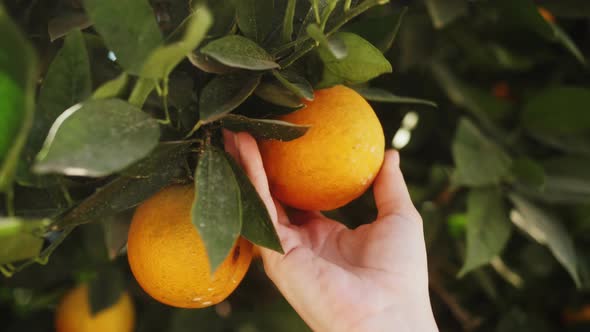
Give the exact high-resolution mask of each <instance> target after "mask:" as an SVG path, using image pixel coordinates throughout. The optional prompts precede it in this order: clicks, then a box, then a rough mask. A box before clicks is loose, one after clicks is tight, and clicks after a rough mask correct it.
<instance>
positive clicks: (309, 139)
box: [260, 85, 385, 210]
mask: <svg viewBox="0 0 590 332" xmlns="http://www.w3.org/2000/svg"><path fill="white" fill-rule="evenodd" d="M304 103H305V104H306V106H307V107H305V108H303V109H300V110H297V111H295V112H293V113H290V114H287V115H285V116H282V117H280V118H279V119H280V120H283V121H287V122H291V123H295V124H300V125H310V126H311V128H310V129H309V130H308V131H307V133H306V134H305V135H304V136H302V137H300V138H298V139H295V140H293V141H290V142H281V141H277V140H266V141H261V142H260V151H261V154H262V158H263V162H264V168H265V170H266V172H267V175H268V179H269V183H270V186H271V191H272V193H273V194H274V196H275V197H276V198H277V199H279V200H280V201H282V202H283V203H285V204H286V205H289V206H291V207H294V208H298V209H302V210H332V209H335V208H338V207H341V206H343V205H345V204H347V203H349V202H350V201H352V200H353V199H355V198H357V197H358V196H360V195H361V194H362V193H363V192H365V190H367V188H368V187H369V186H370V185H371V183H372V182H373V180H374V179H375V176H376V175H377V173H378V172H379V169H380V168H381V164H382V163H383V156H384V146H385V139H384V136H383V128H381V123H380V122H379V119H378V118H377V116H376V115H375V112H374V111H373V109H372V108H371V105H369V103H367V101H366V100H365V99H364V98H363V97H362V96H361V95H359V94H358V93H357V92H356V91H354V90H352V89H350V88H348V87H345V86H342V85H338V86H334V87H332V88H328V89H323V90H318V91H316V92H315V98H314V100H313V101H304Z"/></svg>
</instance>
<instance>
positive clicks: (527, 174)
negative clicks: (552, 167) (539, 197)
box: [511, 157, 545, 190]
mask: <svg viewBox="0 0 590 332" xmlns="http://www.w3.org/2000/svg"><path fill="white" fill-rule="evenodd" d="M511 171H512V176H514V178H515V180H516V181H517V182H518V183H519V184H521V185H524V186H527V187H529V188H532V189H536V190H542V189H543V187H544V185H545V171H544V170H543V167H542V166H541V165H539V164H538V163H537V162H535V161H533V160H532V159H529V158H526V157H522V158H518V159H515V160H514V162H512V167H511Z"/></svg>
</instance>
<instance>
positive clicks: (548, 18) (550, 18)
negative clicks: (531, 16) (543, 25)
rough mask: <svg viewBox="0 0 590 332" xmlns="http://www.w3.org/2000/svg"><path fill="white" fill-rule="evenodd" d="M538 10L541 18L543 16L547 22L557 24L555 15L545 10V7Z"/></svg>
mask: <svg viewBox="0 0 590 332" xmlns="http://www.w3.org/2000/svg"><path fill="white" fill-rule="evenodd" d="M537 10H538V11H539V14H541V16H543V18H544V19H545V21H547V22H551V23H555V16H553V14H551V12H550V11H548V10H547V9H545V8H543V7H539V8H537Z"/></svg>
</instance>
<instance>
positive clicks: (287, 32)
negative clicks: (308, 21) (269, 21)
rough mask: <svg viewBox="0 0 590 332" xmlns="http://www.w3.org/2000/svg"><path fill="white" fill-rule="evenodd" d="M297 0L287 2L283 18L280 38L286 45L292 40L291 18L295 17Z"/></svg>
mask: <svg viewBox="0 0 590 332" xmlns="http://www.w3.org/2000/svg"><path fill="white" fill-rule="evenodd" d="M296 5H297V0H287V7H286V8H285V17H284V18H283V29H282V31H281V36H282V39H283V42H285V43H288V42H290V41H291V39H292V38H293V18H294V17H295V7H296Z"/></svg>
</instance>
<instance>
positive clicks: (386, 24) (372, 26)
mask: <svg viewBox="0 0 590 332" xmlns="http://www.w3.org/2000/svg"><path fill="white" fill-rule="evenodd" d="M407 12H408V7H404V8H403V9H402V10H401V11H399V12H397V13H394V14H389V15H383V16H379V17H371V18H366V19H363V20H360V21H358V22H355V23H351V24H348V25H346V26H345V30H346V31H349V32H352V33H356V34H357V35H359V36H361V37H363V38H365V39H366V40H367V41H368V42H369V43H371V44H373V45H375V46H376V47H377V48H378V49H379V50H380V51H381V52H383V53H385V52H387V51H388V50H389V49H390V48H391V46H392V45H393V43H394V41H395V39H396V37H397V34H398V32H399V30H400V27H401V25H402V22H403V18H404V16H405V15H406V13H407ZM393 22H395V24H393Z"/></svg>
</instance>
